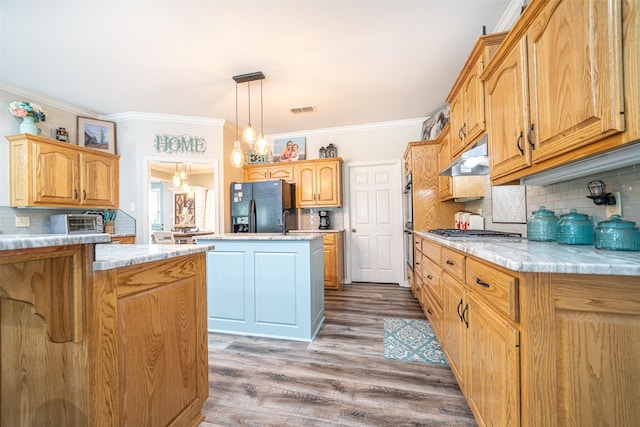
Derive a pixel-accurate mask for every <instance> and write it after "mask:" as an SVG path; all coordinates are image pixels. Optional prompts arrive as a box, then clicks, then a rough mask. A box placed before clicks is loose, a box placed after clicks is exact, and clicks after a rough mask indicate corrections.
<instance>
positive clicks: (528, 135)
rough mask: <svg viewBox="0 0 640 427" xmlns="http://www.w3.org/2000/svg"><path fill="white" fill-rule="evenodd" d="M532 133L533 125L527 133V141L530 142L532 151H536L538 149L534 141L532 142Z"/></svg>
mask: <svg viewBox="0 0 640 427" xmlns="http://www.w3.org/2000/svg"><path fill="white" fill-rule="evenodd" d="M531 132H533V123H531V127H530V128H529V132H527V141H529V146H530V147H531V150H535V149H536V144H534V143H533V141H531Z"/></svg>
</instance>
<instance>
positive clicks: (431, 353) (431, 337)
mask: <svg viewBox="0 0 640 427" xmlns="http://www.w3.org/2000/svg"><path fill="white" fill-rule="evenodd" d="M384 357H386V358H387V359H396V360H404V361H408V362H424V363H432V364H438V365H447V364H448V363H447V359H446V358H445V356H444V353H443V352H442V347H440V343H439V342H438V339H437V338H436V335H435V334H434V333H433V329H432V328H431V325H430V324H429V322H428V321H426V320H414V319H392V318H387V319H384Z"/></svg>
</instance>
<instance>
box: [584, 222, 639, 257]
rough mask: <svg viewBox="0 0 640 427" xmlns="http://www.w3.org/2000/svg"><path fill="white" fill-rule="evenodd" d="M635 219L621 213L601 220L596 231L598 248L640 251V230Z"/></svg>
mask: <svg viewBox="0 0 640 427" xmlns="http://www.w3.org/2000/svg"><path fill="white" fill-rule="evenodd" d="M635 225H636V223H635V222H633V221H626V220H624V219H622V218H621V217H620V215H611V219H609V220H608V221H600V222H599V223H598V226H597V227H596V231H595V240H596V243H595V245H596V248H597V249H610V250H613V251H640V230H638V227H636V226H635Z"/></svg>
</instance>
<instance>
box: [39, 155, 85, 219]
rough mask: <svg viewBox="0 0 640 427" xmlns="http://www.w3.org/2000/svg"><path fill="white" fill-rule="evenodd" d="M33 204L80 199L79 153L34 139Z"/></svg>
mask: <svg viewBox="0 0 640 427" xmlns="http://www.w3.org/2000/svg"><path fill="white" fill-rule="evenodd" d="M33 147H34V152H33V156H34V157H33V162H34V166H35V175H34V177H33V203H34V205H47V206H56V205H65V206H70V205H71V206H73V205H77V204H79V203H80V194H79V189H80V153H79V152H78V151H76V150H73V149H70V148H69V149H67V148H61V147H55V146H48V145H47V144H38V143H34V144H33Z"/></svg>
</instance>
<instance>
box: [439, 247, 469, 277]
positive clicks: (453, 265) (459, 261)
mask: <svg viewBox="0 0 640 427" xmlns="http://www.w3.org/2000/svg"><path fill="white" fill-rule="evenodd" d="M440 266H441V267H442V269H443V270H444V271H446V272H447V273H449V274H450V275H451V276H452V277H454V278H455V279H458V280H459V281H460V282H464V255H462V254H460V253H458V252H454V251H452V250H450V249H447V248H442V259H441V260H440Z"/></svg>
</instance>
